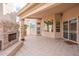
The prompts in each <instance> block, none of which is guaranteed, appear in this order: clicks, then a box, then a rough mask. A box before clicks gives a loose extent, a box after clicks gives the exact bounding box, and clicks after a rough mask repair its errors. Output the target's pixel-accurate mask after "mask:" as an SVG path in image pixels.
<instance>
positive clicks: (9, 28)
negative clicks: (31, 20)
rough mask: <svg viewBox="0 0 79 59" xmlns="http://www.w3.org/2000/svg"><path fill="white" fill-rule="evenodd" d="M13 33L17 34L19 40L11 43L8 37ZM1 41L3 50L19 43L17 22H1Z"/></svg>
mask: <svg viewBox="0 0 79 59" xmlns="http://www.w3.org/2000/svg"><path fill="white" fill-rule="evenodd" d="M12 33H17V36H16V37H17V38H16V39H15V40H13V41H11V42H9V41H8V35H9V34H12ZM0 41H1V42H2V43H1V50H3V49H5V48H7V47H9V46H11V45H12V44H14V43H16V42H17V41H18V31H17V24H16V22H10V21H7V20H5V21H1V20H0Z"/></svg>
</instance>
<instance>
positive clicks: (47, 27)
mask: <svg viewBox="0 0 79 59" xmlns="http://www.w3.org/2000/svg"><path fill="white" fill-rule="evenodd" d="M44 30H45V31H47V32H53V21H44Z"/></svg>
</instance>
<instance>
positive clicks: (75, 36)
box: [69, 33, 77, 41]
mask: <svg viewBox="0 0 79 59" xmlns="http://www.w3.org/2000/svg"><path fill="white" fill-rule="evenodd" d="M69 39H70V40H73V41H76V39H77V35H76V33H69Z"/></svg>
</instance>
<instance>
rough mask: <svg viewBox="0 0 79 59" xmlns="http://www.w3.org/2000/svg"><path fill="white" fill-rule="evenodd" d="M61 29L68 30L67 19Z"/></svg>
mask: <svg viewBox="0 0 79 59" xmlns="http://www.w3.org/2000/svg"><path fill="white" fill-rule="evenodd" d="M63 29H64V31H67V32H68V21H65V22H64V23H63Z"/></svg>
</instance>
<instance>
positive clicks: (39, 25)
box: [37, 19, 41, 35]
mask: <svg viewBox="0 0 79 59" xmlns="http://www.w3.org/2000/svg"><path fill="white" fill-rule="evenodd" d="M37 35H41V19H37Z"/></svg>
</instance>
